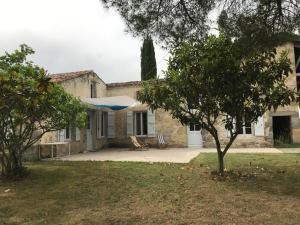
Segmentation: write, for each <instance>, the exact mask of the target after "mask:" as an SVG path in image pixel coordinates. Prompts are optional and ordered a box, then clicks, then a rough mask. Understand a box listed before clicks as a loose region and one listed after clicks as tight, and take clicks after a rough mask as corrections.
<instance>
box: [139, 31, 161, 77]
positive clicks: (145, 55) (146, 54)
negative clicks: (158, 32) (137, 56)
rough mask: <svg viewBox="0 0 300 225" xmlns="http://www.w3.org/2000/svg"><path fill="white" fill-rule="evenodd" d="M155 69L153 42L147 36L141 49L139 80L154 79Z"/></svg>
mask: <svg viewBox="0 0 300 225" xmlns="http://www.w3.org/2000/svg"><path fill="white" fill-rule="evenodd" d="M156 76H157V68H156V60H155V51H154V46H153V40H152V38H151V37H149V36H147V37H146V38H145V39H144V42H143V46H142V48H141V80H149V79H153V78H156Z"/></svg>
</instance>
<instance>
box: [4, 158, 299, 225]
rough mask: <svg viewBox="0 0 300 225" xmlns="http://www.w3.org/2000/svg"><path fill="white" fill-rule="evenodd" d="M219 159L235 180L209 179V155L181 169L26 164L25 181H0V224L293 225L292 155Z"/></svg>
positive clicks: (295, 180)
mask: <svg viewBox="0 0 300 225" xmlns="http://www.w3.org/2000/svg"><path fill="white" fill-rule="evenodd" d="M225 160H226V169H227V170H233V171H235V173H237V174H240V175H241V176H240V177H238V178H237V177H233V178H232V177H228V179H226V180H225V181H217V180H215V179H213V177H212V176H211V174H210V173H211V171H213V170H214V169H215V168H216V155H215V154H202V155H199V156H198V157H197V158H196V159H194V160H193V161H192V162H191V163H190V164H183V165H182V164H168V163H154V164H150V163H119V162H34V163H28V164H27V166H28V168H29V171H30V172H31V173H30V175H29V177H27V178H26V179H24V180H19V181H13V182H12V181H2V182H1V181H0V224H1V225H6V224H25V225H26V224H51V225H52V224H64V225H67V224H84V225H85V224H88V225H89V224H97V225H98V224H105V225H110V224H112V225H115V224H128V225H133V224H181V225H183V224H212V225H213V224H214V225H216V224H272V225H274V224H275V225H276V224H299V221H300V168H299V163H300V155H297V154H280V155H279V154H277V155H264V154H256V155H254V154H230V155H227V157H226V159H225ZM247 174H253V175H254V176H251V177H249V178H248V177H247V176H244V175H247ZM7 189H10V191H9V192H7V193H5V190H7Z"/></svg>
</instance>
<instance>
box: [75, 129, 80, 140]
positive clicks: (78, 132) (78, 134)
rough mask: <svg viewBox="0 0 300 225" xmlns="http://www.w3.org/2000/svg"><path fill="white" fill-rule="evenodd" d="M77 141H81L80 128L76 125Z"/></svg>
mask: <svg viewBox="0 0 300 225" xmlns="http://www.w3.org/2000/svg"><path fill="white" fill-rule="evenodd" d="M76 141H80V128H78V127H76Z"/></svg>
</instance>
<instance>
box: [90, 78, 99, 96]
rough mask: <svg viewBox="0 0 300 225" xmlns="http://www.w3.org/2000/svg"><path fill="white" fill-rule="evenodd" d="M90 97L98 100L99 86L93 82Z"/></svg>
mask: <svg viewBox="0 0 300 225" xmlns="http://www.w3.org/2000/svg"><path fill="white" fill-rule="evenodd" d="M94 94H95V95H94ZM90 97H91V98H97V84H96V82H95V81H91V84H90Z"/></svg>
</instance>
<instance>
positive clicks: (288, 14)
mask: <svg viewBox="0 0 300 225" xmlns="http://www.w3.org/2000/svg"><path fill="white" fill-rule="evenodd" d="M102 3H103V4H104V5H105V6H106V7H108V8H111V7H112V8H115V9H116V10H117V11H118V12H119V13H120V15H121V16H122V18H123V19H124V20H125V22H126V25H127V31H128V32H130V33H132V34H133V35H135V36H140V37H144V36H145V34H149V35H151V36H152V37H153V38H156V39H157V40H159V41H160V43H161V44H163V45H164V46H177V45H178V44H180V43H181V42H182V41H186V40H198V39H201V38H202V37H204V36H206V34H207V31H209V29H210V27H211V25H212V23H211V21H210V20H211V18H213V17H209V16H208V15H209V13H211V12H213V11H214V13H215V14H216V13H217V12H218V11H222V10H223V11H224V12H226V14H227V17H228V21H231V23H230V26H231V29H233V31H237V30H238V29H236V28H235V27H232V26H239V27H241V26H242V27H243V29H242V30H241V29H239V31H243V33H246V35H248V37H250V36H252V37H253V36H256V37H259V36H260V35H261V34H262V33H267V34H268V35H267V37H270V36H272V35H273V34H275V35H278V34H280V33H291V32H293V31H295V29H297V28H299V24H300V4H299V0H144V1H141V0H102ZM214 13H213V14H214ZM254 26H255V29H254V30H253V29H252V28H253V27H254ZM247 28H250V30H248V29H247ZM253 31H254V32H253ZM235 34H237V32H235ZM232 35H233V33H232ZM259 40H262V41H265V42H266V39H265V38H261V39H259ZM275 44H276V43H275Z"/></svg>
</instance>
